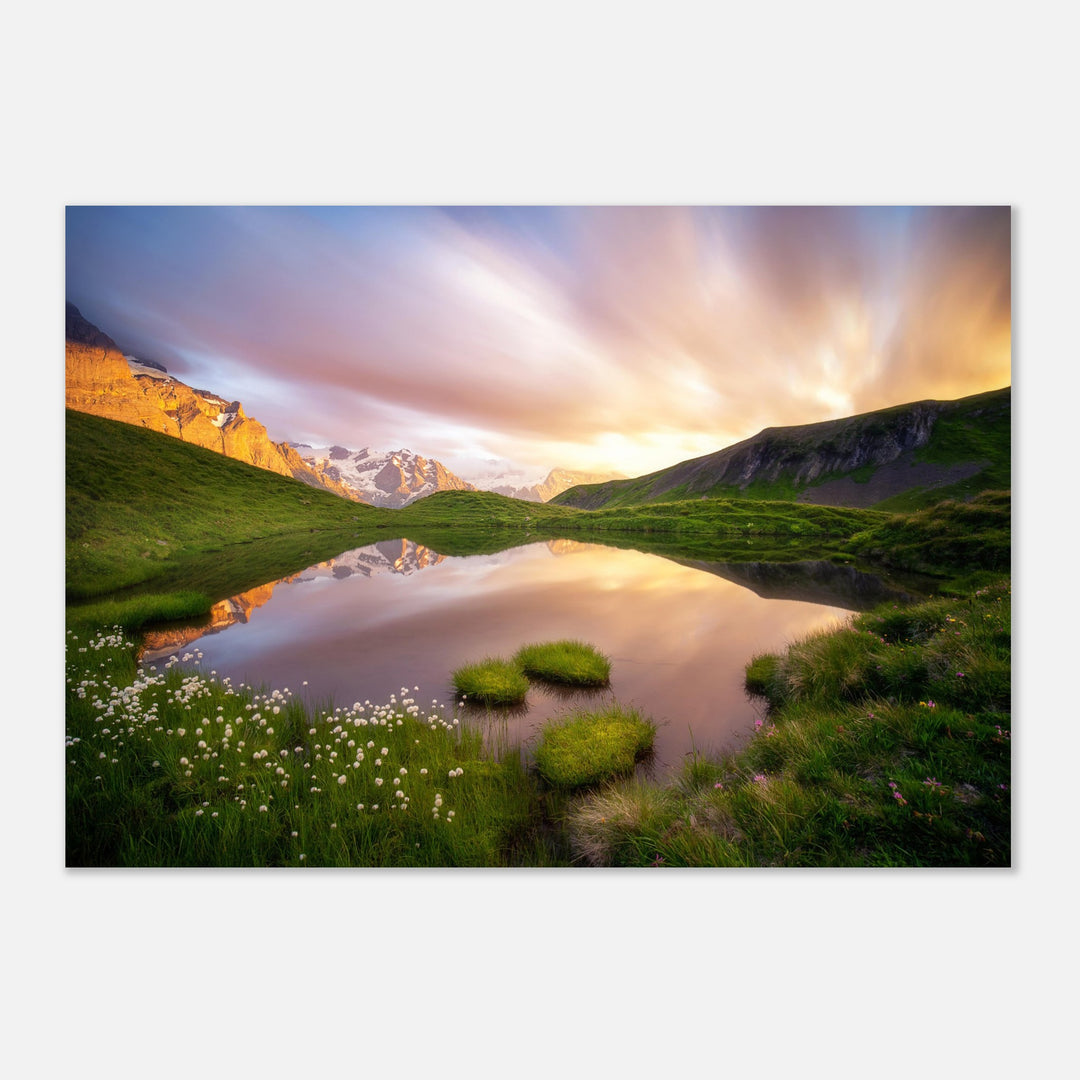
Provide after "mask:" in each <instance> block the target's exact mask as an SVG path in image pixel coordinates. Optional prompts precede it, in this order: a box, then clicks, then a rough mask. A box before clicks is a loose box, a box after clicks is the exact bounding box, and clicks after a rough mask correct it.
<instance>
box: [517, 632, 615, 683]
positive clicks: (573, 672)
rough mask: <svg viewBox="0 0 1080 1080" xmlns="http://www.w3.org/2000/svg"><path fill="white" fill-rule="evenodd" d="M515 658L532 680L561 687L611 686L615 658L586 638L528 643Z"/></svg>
mask: <svg viewBox="0 0 1080 1080" xmlns="http://www.w3.org/2000/svg"><path fill="white" fill-rule="evenodd" d="M514 660H515V661H516V662H517V664H518V666H519V667H520V668H521V670H522V671H524V672H525V674H526V675H527V676H528V677H529V678H530V679H540V680H541V681H543V682H549V683H556V684H558V685H560V686H587V687H599V686H607V684H608V682H609V681H610V679H611V661H610V660H609V659H608V658H607V657H606V656H604V655H603V654H602V653H600V652H598V651H597V650H596V649H595V648H594V647H593V646H592V645H588V644H586V643H585V642H583V641H549V642H544V643H539V644H533V645H524V646H522V648H520V649H519V650H518V651H517V654H516V655H515V657H514Z"/></svg>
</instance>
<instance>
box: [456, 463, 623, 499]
mask: <svg viewBox="0 0 1080 1080" xmlns="http://www.w3.org/2000/svg"><path fill="white" fill-rule="evenodd" d="M623 479H625V477H624V475H623V474H622V473H591V472H579V471H578V470H576V469H552V470H551V472H549V473H548V474H547V476H546V477H545V478H544V479H543V480H537V481H536V483H534V484H528V483H525V484H523V483H521V482H520V481H518V482H517V483H515V482H514V481H515V480H517V478H516V477H510V476H507V477H501V476H496V477H492V478H490V479H488V480H486V481H483V482H480V483H478V484H477V487H479V488H480V490H481V491H494V492H495V493H496V494H498V495H509V496H510V498H512V499H524V500H525V501H527V502H547V501H548V500H549V499H554V498H555V496H556V495H559V494H561V493H562V492H564V491H566V490H568V489H569V488H572V487H576V486H577V485H578V484H602V483H603V482H604V481H605V480H623Z"/></svg>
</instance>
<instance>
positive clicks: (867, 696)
mask: <svg viewBox="0 0 1080 1080" xmlns="http://www.w3.org/2000/svg"><path fill="white" fill-rule="evenodd" d="M1010 607H1011V594H1010V588H1009V581H1008V579H1005V578H1002V579H999V580H998V581H997V582H996V583H995V584H994V585H993V586H992V587H984V588H981V589H978V590H976V591H975V592H973V593H971V594H969V595H964V596H942V597H936V598H933V599H931V600H928V601H925V602H923V603H920V604H916V605H911V606H907V607H904V606H900V605H897V604H889V605H886V606H884V607H882V608H879V609H878V610H876V611H874V612H870V613H864V614H861V615H858V616H854V617H853V618H851V619H849V620H847V621H846V622H845V623H843V624H839V625H837V626H836V627H835V628H833V629H832V630H829V631H823V632H819V633H816V634H812V635H808V636H807V637H805V638H803V639H801V640H799V641H794V642H792V643H791V644H790V645H789V646H788V647H787V648H786V649H785V650H784V651H783V652H780V653H775V654H762V655H759V656H756V657H754V658H752V659H751V661H750V662H749V663H748V665H747V686H748V689H750V690H752V691H753V692H755V693H757V694H759V695H761V696H763V697H764V699H765V700H766V702H767V704H768V707H769V712H768V714H767V715H766V716H765V717H763V718H762V719H761V721H760V722H759V728H758V730H757V731H756V733H755V734H754V736H753V737H752V739H751V741H750V742H749V744H748V745H747V746H746V747H745V748H744V749H743V750H741V751H740V752H738V753H736V754H733V755H730V756H727V757H722V758H710V757H706V756H704V755H701V754H697V753H695V754H693V755H691V756H690V757H689V758H688V759H687V761H686V763H685V765H684V767H683V768H682V770H681V771H680V772H679V773H678V774H676V775H675V776H674V777H673V778H672V779H671V780H670V781H668V782H666V783H663V784H657V783H654V782H647V781H644V780H642V779H639V778H635V777H633V776H632V775H631V774H632V773H633V770H634V764H635V762H636V761H638V760H639V759H640V758H641V757H642V756H643V755H645V754H647V753H648V750H649V748H650V747H651V745H652V739H653V734H654V726H653V724H652V722H651V721H650V720H648V719H647V718H645V717H642V716H641V715H640V714H639V713H637V712H636V711H635V710H633V709H628V708H626V707H623V706H619V705H615V706H612V707H611V708H609V709H605V710H601V711H585V712H579V713H574V714H571V715H570V716H569V717H567V718H566V719H564V720H561V721H553V722H550V723H549V724H547V725H546V726H545V727H544V729H543V730H542V733H541V737H540V740H539V743H538V746H537V750H536V755H535V765H536V768H535V772H534V771H533V770H529V769H526V768H525V767H524V766H523V765H522V758H521V755H520V754H519V753H507V754H504V755H503V756H502V758H500V759H498V760H496V759H495V758H494V757H492V756H490V755H489V754H488V753H487V752H486V751H485V750H484V744H483V735H482V732H480V731H476V730H472V729H470V727H469V726H468V724H467V722H465V721H462V722H461V723H459V722H458V718H457V717H456V716H453V717H447V716H446V715H445V713H444V712H443V711H442V710H440V709H437V708H434V707H433V708H432V709H422V708H421V707H420V706H419V705H418V704H417V703H416V702H415V701H413V699H412V698H411V697H410V696H409V695H408V693H407V692H406V691H404V690H403V691H402V694H401V697H400V698H399V699H394V700H392V701H391V702H390V703H388V704H386V705H380V706H374V707H372V706H363V707H362V706H359V705H355V706H353V707H352V708H345V709H343V708H340V707H334V706H333V705H332V704H330V703H323V704H318V703H311V702H303V701H298V700H297V699H296V698H295V697H294V696H293V694H292V693H291V692H290V691H289V690H288V689H283V690H273V691H266V690H263V689H257V688H252V687H246V686H243V685H241V686H237V687H234V686H232V685H231V684H230V683H229V681H228V680H227V679H217V678H216V677H214V676H213V675H212V674H211V675H209V676H208V675H206V674H205V673H203V672H200V671H199V654H198V652H197V650H195V651H193V652H191V653H189V654H184V655H183V656H181V657H179V658H178V659H173V660H169V661H168V662H166V663H164V664H163V665H161V666H160V669H159V668H158V666H156V665H151V666H149V667H144V666H141V665H139V664H138V663H137V661H136V659H135V656H136V649H137V642H136V640H135V639H134V638H132V637H131V636H130V635H128V634H125V633H124V632H123V631H122V630H120V629H119V628H118V627H113V628H111V629H109V630H105V631H96V632H94V633H93V634H85V633H83V632H81V631H80V632H74V631H70V630H69V632H68V635H67V661H66V667H67V691H66V696H67V705H66V734H67V738H66V747H65V751H66V761H67V764H66V771H67V812H68V824H67V852H68V864H69V865H71V866H312V865H315V866H321V865H333V866H510V865H531V866H535V865H568V864H570V863H573V862H577V863H586V864H589V865H617V866H642V867H668V866H732V867H737V866H863V867H871V866H873V867H883V866H950V867H960V866H999V867H1000V866H1008V865H1010V859H1011V828H1010V804H1011V795H1010V786H1011V726H1012V725H1011V680H1010V657H1011V629H1010V618H1011V616H1010ZM402 770H404V772H402ZM459 770H460V771H459ZM380 780H381V781H382V782H381V783H380V782H379V781H380ZM395 781H397V782H395ZM585 789H591V790H585ZM397 791H401V795H397V794H395V793H396V792H397ZM397 804H401V805H400V806H398V805H397ZM263 807H265V809H263ZM390 807H396V808H395V809H390Z"/></svg>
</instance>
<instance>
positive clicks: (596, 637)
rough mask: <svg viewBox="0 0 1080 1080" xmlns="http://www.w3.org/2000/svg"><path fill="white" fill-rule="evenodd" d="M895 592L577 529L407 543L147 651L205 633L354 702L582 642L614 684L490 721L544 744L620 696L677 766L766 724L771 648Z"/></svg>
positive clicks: (238, 600) (262, 674)
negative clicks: (565, 642) (453, 550)
mask: <svg viewBox="0 0 1080 1080" xmlns="http://www.w3.org/2000/svg"><path fill="white" fill-rule="evenodd" d="M888 595H890V593H889V591H888V589H886V588H885V587H884V586H882V585H881V584H880V583H879V582H877V580H876V579H874V578H871V577H869V576H868V575H865V574H859V573H857V572H856V571H854V570H852V569H851V568H847V567H845V568H839V567H833V566H831V565H829V564H823V563H808V564H796V565H794V566H792V565H790V564H781V565H775V564H774V565H769V564H761V563H745V564H721V563H706V562H700V561H699V562H695V561H692V560H686V561H675V560H672V559H667V558H663V557H661V556H658V555H645V554H641V553H639V552H636V551H627V550H619V549H615V548H610V547H603V546H600V545H596V544H582V543H577V542H575V541H566V540H555V541H549V542H545V543H535V544H530V545H528V546H524V547H518V548H513V549H510V550H507V551H503V552H499V553H498V554H494V555H473V556H468V557H445V556H442V555H438V554H437V553H435V552H433V551H431V550H430V549H427V548H423V547H419V546H417V545H415V544H413V543H411V542H410V541H407V540H393V541H384V542H382V543H379V544H374V545H371V546H369V547H365V548H358V549H356V550H354V551H350V552H345V553H343V554H342V555H340V556H339V557H337V558H335V559H333V560H331V561H329V562H326V563H320V564H318V565H317V566H313V567H311V568H309V569H308V570H305V571H303V572H302V573H299V574H296V575H294V576H292V577H290V578H286V579H283V580H281V581H277V582H271V583H268V584H267V585H265V586H262V587H261V588H259V589H253V590H251V591H249V592H248V593H245V594H243V595H241V596H239V597H234V598H232V599H231V600H228V601H224V602H222V603H221V604H218V605H216V606H215V609H214V612H213V615H212V618H211V622H210V624H209V625H207V626H206V627H205V628H203V629H201V630H198V631H193V630H191V629H188V630H186V631H174V632H171V633H170V632H164V633H162V634H160V635H157V636H152V637H151V638H150V639H149V640H148V644H147V651H146V653H145V656H144V658H145V659H147V660H153V659H154V658H157V657H164V656H168V655H171V654H173V653H177V652H179V650H181V649H184V648H191V647H193V646H194V647H197V648H198V649H199V650H201V652H202V654H203V657H202V662H201V670H202V671H204V672H208V671H210V670H215V671H216V672H217V674H218V675H219V676H228V677H229V678H231V680H232V681H233V683H234V685H235V684H238V683H240V682H244V683H247V684H250V685H255V686H264V687H266V688H272V689H281V690H283V689H284V688H286V687H288V688H289V689H290V690H291V691H292V692H293V695H294V696H295V697H298V698H301V699H305V700H308V701H310V702H313V703H325V701H326V700H327V699H328V698H332V699H333V701H334V702H335V703H336V704H338V705H351V704H352V703H353V702H355V701H359V702H364V701H365V700H367V701H371V702H372V703H373V704H380V703H384V702H386V701H388V700H389V698H390V695H391V694H398V695H399V696H400V693H401V690H402V688H407V689H408V690H409V691H410V694H411V696H413V697H414V698H415V700H416V701H417V702H418V703H419V704H420V705H421V707H422V708H423V707H426V706H427V705H428V704H429V703H430V702H431V701H432V700H436V701H438V702H440V703H444V704H445V705H446V707H447V709H448V712H452V711H453V710H454V705H455V699H454V694H453V690H452V687H451V685H450V673H451V672H452V671H453V670H454V669H455V668H457V667H459V666H460V665H462V664H464V663H469V662H472V661H476V660H480V659H483V658H484V657H486V656H505V657H510V656H511V655H512V654H513V653H514V652H516V651H517V649H518V648H519V647H520V646H521V645H524V644H527V643H529V642H536V641H551V640H556V639H559V638H576V639H579V640H583V641H587V642H589V643H591V644H592V645H594V646H596V648H598V649H599V650H600V651H601V652H603V653H605V654H606V655H607V656H608V657H610V658H611V661H612V669H611V685H610V688H608V689H605V690H603V691H599V692H596V693H592V694H582V695H575V696H574V697H573V698H571V699H568V698H567V697H566V696H565V695H560V694H559V693H557V692H554V691H548V690H544V689H543V688H541V687H539V686H537V685H535V684H534V686H533V688H532V689H531V690H530V692H529V696H528V700H527V702H526V708H525V710H524V711H523V712H519V713H517V714H513V715H509V716H506V715H503V714H499V716H498V717H496V718H491V717H489V718H487V719H485V721H484V722H485V723H487V724H489V725H492V730H493V732H495V733H496V734H497V735H498V736H499V737H500V738H501V739H509V740H511V741H512V742H517V741H520V742H521V743H522V744H523V746H524V748H525V750H526V751H528V747H529V745H530V744H531V742H532V741H533V740H534V739H535V736H536V734H537V732H538V730H539V727H540V725H541V724H542V723H543V721H545V720H546V719H548V718H549V717H552V716H557V715H562V714H564V713H566V712H567V711H569V710H571V709H572V708H574V707H575V706H578V705H581V704H585V703H588V704H597V703H602V702H606V701H608V700H610V699H612V698H615V699H617V700H618V701H620V702H623V703H625V704H632V705H635V706H637V707H638V708H639V709H641V710H642V711H643V712H645V713H646V714H648V715H651V716H652V717H653V718H654V719H655V720H657V721H658V722H659V723H660V725H661V726H660V729H659V732H658V735H657V741H656V761H655V766H654V767H655V768H656V769H657V770H660V771H666V770H668V769H671V768H674V767H677V766H678V765H679V764H680V763H681V761H682V759H683V757H684V755H686V754H687V753H689V752H690V751H691V748H692V747H693V746H695V745H696V747H697V748H698V749H699V750H703V751H715V752H720V751H723V750H728V749H733V748H735V747H737V746H738V745H740V744H741V743H742V742H744V741H745V740H746V739H747V738H748V737H749V736H750V735H751V733H752V732H753V730H754V721H755V719H757V718H758V717H760V716H761V715H762V707H761V705H760V704H759V703H757V702H754V701H751V700H749V699H748V698H747V696H746V693H745V690H744V688H743V678H744V672H745V667H746V663H747V661H748V660H750V659H751V657H753V656H754V654H755V653H758V652H764V651H779V650H781V649H782V648H783V646H784V644H785V643H786V642H788V641H790V640H792V639H796V638H800V637H803V636H805V635H806V634H809V633H810V632H812V631H814V630H816V629H818V628H820V627H826V626H830V625H832V624H835V623H836V622H837V621H838V620H842V619H844V618H846V617H847V616H848V615H849V614H850V612H851V610H852V609H857V608H864V607H868V606H871V605H872V604H873V603H876V602H880V601H881V600H882V599H884V598H886V597H887V596H888ZM305 682H306V685H305ZM414 687H418V688H419V690H418V691H416V692H413V688H414ZM458 715H462V716H464V715H465V713H463V712H462V711H461V710H458ZM474 718H475V717H474Z"/></svg>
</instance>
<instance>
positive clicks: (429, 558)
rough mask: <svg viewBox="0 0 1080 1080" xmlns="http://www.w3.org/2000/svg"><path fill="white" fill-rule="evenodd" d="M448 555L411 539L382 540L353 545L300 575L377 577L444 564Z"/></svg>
mask: <svg viewBox="0 0 1080 1080" xmlns="http://www.w3.org/2000/svg"><path fill="white" fill-rule="evenodd" d="M444 558H446V556H445V555H440V554H439V553H438V552H435V551H432V550H431V548H428V547H424V545H423V544H414V543H413V542H412V541H411V540H380V541H379V542H378V543H377V544H369V545H368V546H367V547H362V548H353V550H352V551H345V552H342V554H340V555H337V556H335V557H334V558H333V559H330V560H329V561H327V562H324V563H318V564H317V565H316V566H312V567H310V568H309V569H307V570H305V571H304V572H303V573H302V574H300V575H299V580H300V581H310V580H311V579H312V578H315V577H325V576H326V575H327V574H329V575H330V576H332V577H335V578H347V577H351V576H352V575H353V574H362V575H363V576H364V577H374V576H375V575H376V574H386V573H391V574H412V573H415V571H417V570H423V569H424V568H425V567H427V566H435V565H436V564H438V563H441V562H442V561H443V559H444Z"/></svg>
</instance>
